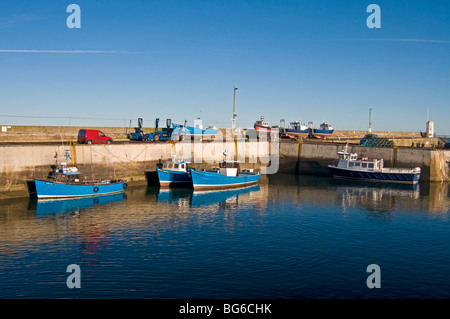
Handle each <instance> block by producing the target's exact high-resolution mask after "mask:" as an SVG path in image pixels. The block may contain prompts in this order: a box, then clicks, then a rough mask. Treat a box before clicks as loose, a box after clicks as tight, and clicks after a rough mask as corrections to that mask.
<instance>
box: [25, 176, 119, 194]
mask: <svg viewBox="0 0 450 319" xmlns="http://www.w3.org/2000/svg"><path fill="white" fill-rule="evenodd" d="M34 184H35V187H36V196H37V198H63V197H86V196H100V195H107V194H113V193H119V192H123V191H124V190H125V188H126V187H127V183H126V182H125V181H119V182H110V183H89V184H82V183H80V184H78V183H61V182H54V181H46V180H35V181H34Z"/></svg>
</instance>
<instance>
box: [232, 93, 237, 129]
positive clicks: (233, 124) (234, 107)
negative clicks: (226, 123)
mask: <svg viewBox="0 0 450 319" xmlns="http://www.w3.org/2000/svg"><path fill="white" fill-rule="evenodd" d="M237 89H238V88H237V87H234V90H233V93H234V97H233V122H232V124H231V128H232V134H233V135H234V130H235V129H236V116H237V115H236V90H237Z"/></svg>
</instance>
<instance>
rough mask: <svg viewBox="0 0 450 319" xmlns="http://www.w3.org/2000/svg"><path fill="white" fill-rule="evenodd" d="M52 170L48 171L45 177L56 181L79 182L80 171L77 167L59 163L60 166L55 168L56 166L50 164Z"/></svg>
mask: <svg viewBox="0 0 450 319" xmlns="http://www.w3.org/2000/svg"><path fill="white" fill-rule="evenodd" d="M52 169H53V170H52V171H51V172H49V173H48V176H47V178H48V179H49V180H54V181H57V182H69V183H78V182H80V176H81V173H80V172H79V171H78V168H76V167H71V166H67V163H61V168H59V169H56V166H52Z"/></svg>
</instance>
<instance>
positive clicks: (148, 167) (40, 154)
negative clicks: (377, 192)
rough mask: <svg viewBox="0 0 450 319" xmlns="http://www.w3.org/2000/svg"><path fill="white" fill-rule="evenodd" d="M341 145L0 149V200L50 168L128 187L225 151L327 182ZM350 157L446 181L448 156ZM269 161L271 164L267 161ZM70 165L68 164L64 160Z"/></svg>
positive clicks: (404, 152)
mask: <svg viewBox="0 0 450 319" xmlns="http://www.w3.org/2000/svg"><path fill="white" fill-rule="evenodd" d="M344 145H345V144H342V143H340V144H339V143H320V142H317V143H311V142H303V141H298V142H297V141H283V140H281V141H280V143H279V144H276V143H270V142H264V141H259V142H257V141H245V142H243V141H239V142H237V141H228V142H224V143H222V142H203V143H200V142H195V141H194V142H191V141H183V142H179V143H171V142H166V143H123V144H111V145H74V146H72V147H70V146H68V145H3V146H0V199H7V198H12V197H23V196H28V190H27V183H26V182H27V181H29V180H33V179H39V178H45V177H46V176H47V174H48V172H49V171H50V166H51V165H55V163H56V157H55V156H56V155H57V157H58V160H59V162H62V161H66V159H65V158H64V156H63V155H64V154H65V152H66V151H70V154H71V155H72V161H74V160H76V163H72V164H76V166H77V167H78V169H79V170H80V171H81V172H82V173H83V174H84V176H86V177H87V178H92V179H93V178H103V177H107V178H125V179H126V180H127V182H128V184H129V186H133V185H143V184H146V183H147V182H148V181H149V175H148V174H146V172H151V171H155V167H156V164H157V163H158V162H159V161H163V160H167V159H170V158H171V157H172V156H173V155H176V156H177V157H178V158H183V159H184V160H188V161H190V162H191V166H192V167H196V168H199V169H202V168H210V167H213V166H216V165H217V163H218V162H219V161H221V160H222V159H223V152H224V151H226V152H227V153H228V154H229V155H228V156H229V158H236V157H237V158H238V159H239V160H240V161H241V163H242V165H241V167H242V168H253V169H255V170H261V171H264V170H265V169H266V170H267V168H268V167H269V168H271V172H280V173H289V174H309V175H324V176H329V175H330V172H329V170H328V168H327V165H329V164H333V163H335V162H337V160H338V157H337V152H338V151H340V150H341V149H342V148H343V147H344ZM349 151H350V152H356V153H358V155H359V156H364V157H369V158H383V159H384V162H385V166H386V167H421V168H422V176H421V181H425V182H441V181H448V180H449V173H448V171H449V162H450V150H445V149H426V148H411V147H394V148H375V147H363V146H358V145H349ZM270 156H272V158H271V157H270ZM69 162H70V160H69Z"/></svg>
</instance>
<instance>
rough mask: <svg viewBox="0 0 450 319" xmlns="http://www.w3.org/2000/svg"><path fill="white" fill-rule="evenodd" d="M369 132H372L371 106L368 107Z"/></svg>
mask: <svg viewBox="0 0 450 319" xmlns="http://www.w3.org/2000/svg"><path fill="white" fill-rule="evenodd" d="M369 133H372V108H370V109H369Z"/></svg>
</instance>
